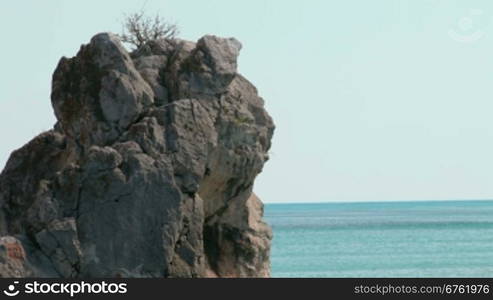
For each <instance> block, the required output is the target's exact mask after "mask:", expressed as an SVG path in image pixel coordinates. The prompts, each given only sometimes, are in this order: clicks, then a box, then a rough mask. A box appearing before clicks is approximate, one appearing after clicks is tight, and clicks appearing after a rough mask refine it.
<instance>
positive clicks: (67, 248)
mask: <svg viewBox="0 0 493 300" xmlns="http://www.w3.org/2000/svg"><path fill="white" fill-rule="evenodd" d="M240 48H241V44H240V43H239V42H238V41H236V40H235V39H223V38H218V37H215V36H205V37H203V38H201V39H200V40H199V41H198V42H197V43H192V42H187V41H181V40H162V41H154V42H149V43H148V44H147V45H145V46H143V47H141V48H140V49H138V50H136V51H134V52H133V53H130V54H129V53H127V52H126V51H125V49H124V48H123V47H122V46H121V44H120V42H119V40H118V38H117V37H116V36H114V35H112V34H109V33H102V34H98V35H96V36H95V37H93V38H92V39H91V42H90V43H89V44H87V45H84V46H82V47H81V49H80V51H79V53H78V54H77V56H75V57H73V58H70V59H67V58H62V59H61V60H60V62H59V64H58V67H57V68H56V71H55V73H54V75H53V86H52V99H51V100H52V105H53V108H54V111H55V114H56V117H57V119H58V122H57V124H56V125H55V127H54V129H53V130H50V131H48V132H45V133H43V134H41V135H39V136H37V137H36V138H34V139H33V140H32V141H31V142H29V143H28V144H27V145H25V146H24V147H22V148H21V149H19V150H17V151H15V152H14V153H13V154H12V155H11V157H10V159H9V161H8V163H7V165H6V167H5V169H4V170H3V172H2V174H1V175H0V236H2V237H0V276H5V277H26V276H43V277H55V276H61V277H72V278H73V277H120V276H122V277H215V276H219V277H265V276H269V250H270V240H271V237H272V234H271V230H270V228H269V227H268V226H267V225H266V224H265V223H264V222H263V221H262V213H263V212H262V210H263V208H262V204H261V202H260V200H259V199H258V198H257V197H256V196H255V195H254V194H253V193H252V186H253V182H254V179H255V177H256V176H257V175H258V174H259V173H260V172H261V170H262V167H263V165H264V163H265V162H266V160H267V159H268V156H267V151H268V150H269V148H270V141H271V138H272V134H273V131H274V125H273V122H272V120H271V118H270V117H269V115H268V114H267V112H266V111H265V110H264V103H263V100H262V99H261V98H260V97H259V96H258V94H257V90H256V88H255V87H254V86H253V85H252V84H251V83H250V82H248V81H247V80H246V79H245V78H243V77H242V76H241V75H239V74H238V73H237V63H236V61H237V57H238V54H239V51H240Z"/></svg>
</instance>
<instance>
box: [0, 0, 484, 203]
mask: <svg viewBox="0 0 493 300" xmlns="http://www.w3.org/2000/svg"><path fill="white" fill-rule="evenodd" d="M143 2H144V1H122V0H113V1H107V0H105V1H102V0H85V1H77V2H76V1H34V0H33V1H23V0H17V1H4V2H2V4H0V36H1V38H2V47H1V50H0V67H1V70H0V112H1V117H0V137H1V143H0V168H3V166H4V164H5V161H6V159H7V158H8V155H9V153H10V152H11V151H12V150H14V149H16V148H18V147H20V146H22V145H23V144H24V143H26V142H27V141H28V140H30V139H31V138H32V137H33V136H35V135H36V134H38V133H39V132H41V131H43V130H47V129H49V128H51V127H52V125H53V124H54V122H55V119H54V116H53V112H52V109H51V105H50V100H49V94H50V81H51V74H52V72H53V70H54V68H55V66H56V64H57V62H58V60H59V58H60V57H61V56H63V55H65V56H73V55H75V54H76V52H77V50H78V48H79V47H80V45H81V44H82V43H86V42H87V41H88V40H89V39H90V37H91V36H92V35H94V34H95V33H97V32H101V31H116V32H119V31H120V28H121V27H120V20H121V16H122V13H124V12H131V11H135V10H138V9H139V8H140V7H141V6H142V4H143ZM146 10H147V11H149V12H151V13H153V12H160V13H161V14H162V15H163V16H165V17H168V18H170V19H172V20H174V21H177V22H178V23H179V24H180V27H181V31H182V34H181V36H182V37H183V38H186V39H191V40H196V39H198V38H199V37H200V36H202V35H204V34H216V35H220V36H227V37H229V36H234V37H236V38H238V39H239V40H240V41H241V42H242V43H243V45H244V48H243V50H242V53H241V56H240V72H241V73H243V74H244V75H245V76H246V77H247V78H248V79H249V80H251V81H252V82H253V83H254V84H255V85H256V86H257V87H258V89H259V91H260V94H261V96H263V97H264V98H265V100H266V106H267V109H268V110H269V112H270V114H271V115H272V116H273V118H274V120H275V122H276V125H277V130H276V134H275V137H274V144H273V148H272V155H271V160H270V161H269V162H268V163H267V164H266V166H265V169H264V172H263V173H262V174H261V175H260V176H259V177H258V179H257V181H256V186H255V190H256V192H257V193H258V194H259V196H260V197H261V198H262V199H263V200H264V201H265V202H305V201H307V202H319V201H368V200H425V199H492V198H493V184H492V183H493V159H492V155H493V118H492V115H493V101H492V100H493V99H492V98H493V97H492V96H493V74H492V70H493V34H492V33H493V2H491V1H489V0H484V1H459V0H456V1H453V0H385V1H384V0H372V1H365V0H359V1H356V0H344V1H342V0H338V1H327V0H324V1H322V0H321V1H315V0H311V1H310V0H307V1H281V0H249V1H231V0H229V1H228V0H221V1H219V0H216V1H199V0H194V1H192V0H187V1H184V0H173V1H158V0H148V3H147V6H146Z"/></svg>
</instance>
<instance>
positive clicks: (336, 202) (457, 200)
mask: <svg viewBox="0 0 493 300" xmlns="http://www.w3.org/2000/svg"><path fill="white" fill-rule="evenodd" d="M467 201H470V202H478V201H481V202H488V201H493V199H430V200H426V199H423V200H347V201H340V200H337V201H310V202H289V201H288V202H265V201H262V202H263V204H264V205H267V204H348V203H389V202H390V203H405V202H467Z"/></svg>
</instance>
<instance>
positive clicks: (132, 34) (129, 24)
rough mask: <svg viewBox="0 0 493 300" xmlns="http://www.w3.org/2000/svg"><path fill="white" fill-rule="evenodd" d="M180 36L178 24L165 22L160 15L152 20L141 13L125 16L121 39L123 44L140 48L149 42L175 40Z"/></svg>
mask: <svg viewBox="0 0 493 300" xmlns="http://www.w3.org/2000/svg"><path fill="white" fill-rule="evenodd" d="M178 34H179V30H178V27H177V26H176V24H173V23H169V22H167V21H165V20H164V19H163V18H161V17H160V16H159V14H156V15H155V16H154V18H151V17H149V16H146V15H145V14H144V11H140V12H136V13H132V14H129V15H126V16H125V20H124V22H123V29H122V33H121V34H120V38H121V40H122V42H124V43H127V44H130V45H132V46H134V47H135V48H139V47H141V46H142V45H144V44H145V43H147V42H149V41H155V40H160V39H174V38H176V36H177V35H178Z"/></svg>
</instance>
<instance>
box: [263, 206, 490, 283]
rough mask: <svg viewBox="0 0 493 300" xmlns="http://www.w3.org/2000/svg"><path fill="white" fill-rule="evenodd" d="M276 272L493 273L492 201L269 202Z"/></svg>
mask: <svg viewBox="0 0 493 300" xmlns="http://www.w3.org/2000/svg"><path fill="white" fill-rule="evenodd" d="M265 218H266V220H267V222H268V223H269V224H270V225H271V226H272V228H273V231H274V240H273V245H272V250H271V251H272V252H271V263H272V276H273V277H493V201H447V202H439V201H435V202H392V203H388V202H387V203H383V202H382V203H323V204H322V203H317V204H267V205H265Z"/></svg>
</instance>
